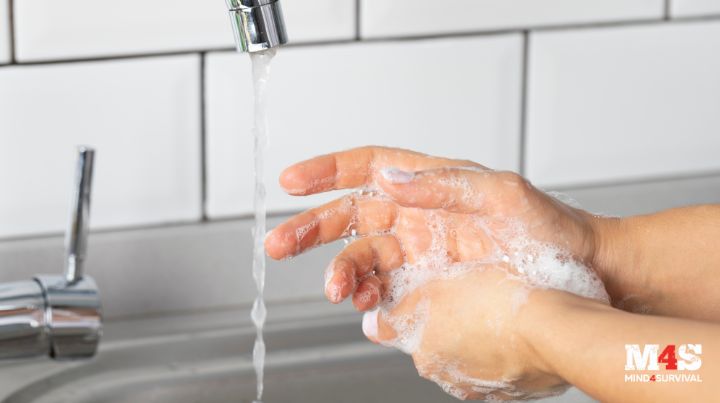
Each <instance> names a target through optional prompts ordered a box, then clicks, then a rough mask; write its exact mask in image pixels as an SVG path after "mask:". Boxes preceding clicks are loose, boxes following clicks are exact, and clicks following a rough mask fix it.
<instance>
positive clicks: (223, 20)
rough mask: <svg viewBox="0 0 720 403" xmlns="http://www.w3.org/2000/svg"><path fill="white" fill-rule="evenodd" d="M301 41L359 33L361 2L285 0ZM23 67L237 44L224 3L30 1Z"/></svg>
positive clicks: (21, 8) (293, 34) (18, 13)
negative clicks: (29, 63)
mask: <svg viewBox="0 0 720 403" xmlns="http://www.w3.org/2000/svg"><path fill="white" fill-rule="evenodd" d="M283 10H284V13H285V15H286V19H287V24H288V34H289V36H290V40H291V41H293V42H303V41H308V40H326V39H346V38H352V37H354V35H355V2H354V0H303V1H298V0H285V1H283ZM15 18H16V29H17V57H18V59H19V60H21V61H31V60H42V59H57V58H73V57H94V56H105V55H118V54H128V53H145V52H157V51H174V50H188V49H203V48H217V47H230V46H234V43H233V36H232V30H231V28H230V22H229V20H228V12H227V8H226V6H225V2H224V1H223V0H211V1H210V0H176V1H173V2H170V3H168V2H167V1H161V0H124V1H120V2H117V1H110V0H63V1H54V0H22V1H17V2H16V3H15Z"/></svg>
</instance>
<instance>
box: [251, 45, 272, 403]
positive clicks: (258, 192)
mask: <svg viewBox="0 0 720 403" xmlns="http://www.w3.org/2000/svg"><path fill="white" fill-rule="evenodd" d="M275 53H276V50H275V49H269V50H266V51H264V52H256V53H250V59H251V61H252V75H253V88H254V90H255V121H254V127H253V131H252V132H253V137H254V140H255V169H254V174H255V199H254V208H255V227H254V229H253V242H254V243H253V266H252V267H253V277H254V278H255V285H256V287H257V298H256V299H255V303H254V304H253V308H252V321H253V323H254V324H255V329H256V332H257V335H256V338H255V347H254V348H253V366H254V367H255V375H256V376H257V400H255V403H261V401H262V395H263V386H264V385H263V378H264V371H265V340H264V339H263V327H264V326H265V318H266V316H267V309H266V308H265V299H264V292H265V247H264V245H263V243H264V241H265V230H266V224H265V212H266V211H265V210H266V209H265V194H266V191H265V178H264V175H265V169H264V168H265V147H266V145H267V136H268V122H267V121H268V119H267V91H266V89H267V82H268V79H269V76H270V62H271V61H272V58H273V57H274V56H275Z"/></svg>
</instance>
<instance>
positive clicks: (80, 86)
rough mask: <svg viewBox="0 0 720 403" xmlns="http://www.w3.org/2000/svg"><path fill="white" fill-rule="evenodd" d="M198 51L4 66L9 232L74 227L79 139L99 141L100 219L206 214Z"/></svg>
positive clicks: (0, 72)
mask: <svg viewBox="0 0 720 403" xmlns="http://www.w3.org/2000/svg"><path fill="white" fill-rule="evenodd" d="M199 66H200V63H199V60H198V57H197V56H173V57H166V58H154V59H143V60H121V61H112V62H93V63H73V64H65V65H60V64H53V65H46V66H32V67H26V66H24V67H7V68H3V69H0V88H2V91H0V189H3V197H2V198H0V237H7V236H19V235H29V234H36V233H47V232H58V231H62V230H64V229H65V225H66V224H67V219H68V211H69V205H70V195H71V190H72V184H73V175H74V163H75V157H76V155H75V146H76V145H78V144H87V145H90V146H93V147H95V148H96V149H97V155H96V172H95V177H94V180H93V184H94V186H93V195H92V218H91V223H92V227H94V228H100V227H119V226H127V225H138V224H152V223H162V222H168V221H187V220H194V219H198V218H199V216H200V209H201V208H200V162H199V161H200V140H199V139H200V134H199V133H200V119H199V116H200V106H199V99H200V94H199V87H200V86H199V80H200V71H199V68H200V67H199Z"/></svg>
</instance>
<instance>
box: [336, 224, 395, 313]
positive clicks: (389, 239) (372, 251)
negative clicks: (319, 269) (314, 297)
mask: <svg viewBox="0 0 720 403" xmlns="http://www.w3.org/2000/svg"><path fill="white" fill-rule="evenodd" d="M403 260H404V259H403V253H402V249H401V248H400V243H399V242H398V240H397V239H396V238H395V237H393V236H391V235H384V236H375V237H367V238H361V239H358V240H357V241H355V242H353V243H351V244H350V245H348V246H347V247H346V248H345V249H343V250H342V252H340V253H339V254H338V255H337V256H336V257H335V258H334V259H333V261H332V262H331V263H330V266H328V268H327V270H326V273H325V296H326V297H327V298H328V300H330V302H332V303H335V304H338V303H340V302H342V301H343V300H345V299H346V298H347V297H348V296H349V295H350V293H352V291H353V289H354V288H355V285H356V283H357V280H358V279H362V278H364V277H366V276H368V275H370V274H373V273H374V272H375V271H377V272H388V271H390V270H393V269H396V268H398V267H400V266H401V265H402V264H403Z"/></svg>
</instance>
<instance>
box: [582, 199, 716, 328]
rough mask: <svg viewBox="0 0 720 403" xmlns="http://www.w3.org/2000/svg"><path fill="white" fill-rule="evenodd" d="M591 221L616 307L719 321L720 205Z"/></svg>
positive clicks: (603, 274) (602, 270) (602, 271)
mask: <svg viewBox="0 0 720 403" xmlns="http://www.w3.org/2000/svg"><path fill="white" fill-rule="evenodd" d="M594 224H595V229H596V233H597V254H596V257H595V262H594V264H595V266H596V267H597V268H598V270H599V271H600V275H601V277H602V278H603V281H604V282H605V285H606V287H607V289H608V292H609V293H610V295H611V296H612V297H613V304H614V305H615V306H617V307H620V308H622V309H625V310H630V311H635V312H644V313H654V314H662V315H669V316H676V317H684V318H691V319H703V320H712V321H720V292H718V290H719V289H720V244H718V240H719V239H720V205H714V206H697V207H686V208H680V209H673V210H668V211H664V212H661V213H657V214H652V215H646V216H635V217H629V218H624V219H609V218H601V219H597V221H596V222H595V223H594Z"/></svg>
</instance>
